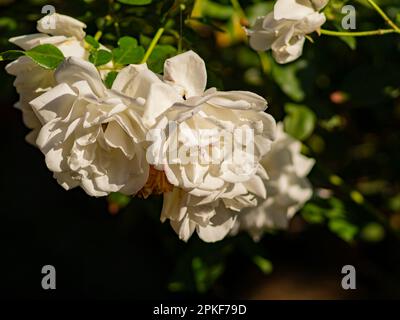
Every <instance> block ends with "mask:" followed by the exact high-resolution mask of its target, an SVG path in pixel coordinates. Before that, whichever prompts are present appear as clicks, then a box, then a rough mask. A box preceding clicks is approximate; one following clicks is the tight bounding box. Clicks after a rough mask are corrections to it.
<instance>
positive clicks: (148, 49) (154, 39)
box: [140, 28, 164, 63]
mask: <svg viewBox="0 0 400 320" xmlns="http://www.w3.org/2000/svg"><path fill="white" fill-rule="evenodd" d="M163 32H164V28H159V29H158V30H157V33H156V35H155V36H154V38H153V40H151V43H150V45H149V47H148V48H147V50H146V53H145V54H144V57H143V59H142V61H141V62H140V63H145V62H146V61H147V59H148V58H149V57H150V55H151V53H152V52H153V50H154V48H155V46H156V45H157V42H158V40H160V38H161V35H162V34H163Z"/></svg>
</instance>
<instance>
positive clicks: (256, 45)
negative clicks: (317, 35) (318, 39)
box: [247, 0, 329, 63]
mask: <svg viewBox="0 0 400 320" xmlns="http://www.w3.org/2000/svg"><path fill="white" fill-rule="evenodd" d="M328 2H329V0H277V1H276V3H275V5H274V9H273V11H272V12H270V13H269V14H268V15H266V16H265V17H259V18H257V20H256V22H255V24H254V26H253V29H249V30H247V34H248V35H249V38H250V39H249V43H250V46H251V47H252V48H253V49H254V50H257V51H266V50H270V49H271V50H272V55H273V56H274V58H275V60H276V61H277V62H278V63H288V62H291V61H293V60H296V59H297V58H298V57H300V56H301V54H302V52H303V45H304V41H305V35H307V34H309V33H312V32H314V31H318V30H319V29H320V27H321V26H322V25H323V24H324V23H325V20H326V19H325V15H324V14H323V13H320V12H319V11H320V10H322V9H323V8H324V7H325V6H326V5H327V4H328Z"/></svg>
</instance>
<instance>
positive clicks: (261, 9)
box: [246, 1, 273, 25]
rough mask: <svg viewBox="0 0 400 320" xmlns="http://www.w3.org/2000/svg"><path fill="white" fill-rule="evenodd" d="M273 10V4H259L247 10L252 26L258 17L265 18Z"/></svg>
mask: <svg viewBox="0 0 400 320" xmlns="http://www.w3.org/2000/svg"><path fill="white" fill-rule="evenodd" d="M272 9H273V3H272V2H266V1H265V2H264V1H263V2H258V3H255V4H253V5H252V6H249V7H247V8H246V16H247V19H249V22H250V24H251V25H252V24H254V22H255V21H256V19H257V18H258V17H261V16H265V15H266V14H267V13H268V12H270V11H272Z"/></svg>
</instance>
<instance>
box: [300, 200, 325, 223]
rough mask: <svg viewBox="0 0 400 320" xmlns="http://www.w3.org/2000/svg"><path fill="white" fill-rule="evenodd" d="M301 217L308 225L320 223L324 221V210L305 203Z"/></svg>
mask: <svg viewBox="0 0 400 320" xmlns="http://www.w3.org/2000/svg"><path fill="white" fill-rule="evenodd" d="M301 216H302V217H303V219H304V220H306V221H307V222H308V223H315V224H318V223H322V222H324V220H325V217H324V208H321V207H319V206H317V205H316V204H314V203H306V204H305V206H304V207H303V209H302V210H301Z"/></svg>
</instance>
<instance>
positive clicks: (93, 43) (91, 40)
mask: <svg viewBox="0 0 400 320" xmlns="http://www.w3.org/2000/svg"><path fill="white" fill-rule="evenodd" d="M85 41H86V42H87V43H88V44H90V45H91V46H92V47H93V48H95V49H99V48H100V43H99V42H98V41H97V40H96V39H95V38H94V37H92V36H90V35H87V36H86V37H85Z"/></svg>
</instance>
